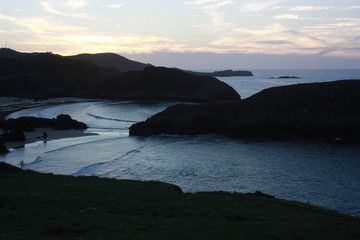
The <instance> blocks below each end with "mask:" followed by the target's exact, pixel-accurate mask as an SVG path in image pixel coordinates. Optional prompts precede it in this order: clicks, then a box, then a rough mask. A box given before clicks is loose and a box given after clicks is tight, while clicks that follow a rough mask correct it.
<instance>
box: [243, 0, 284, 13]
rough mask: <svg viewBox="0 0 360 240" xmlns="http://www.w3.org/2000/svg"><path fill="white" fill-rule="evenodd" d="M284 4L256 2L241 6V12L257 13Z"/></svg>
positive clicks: (276, 0)
mask: <svg viewBox="0 0 360 240" xmlns="http://www.w3.org/2000/svg"><path fill="white" fill-rule="evenodd" d="M281 2H285V0H267V1H257V2H254V1H252V2H249V3H245V4H243V5H242V6H241V11H243V12H259V11H262V10H264V9H267V8H270V7H272V6H274V5H276V4H279V3H281Z"/></svg>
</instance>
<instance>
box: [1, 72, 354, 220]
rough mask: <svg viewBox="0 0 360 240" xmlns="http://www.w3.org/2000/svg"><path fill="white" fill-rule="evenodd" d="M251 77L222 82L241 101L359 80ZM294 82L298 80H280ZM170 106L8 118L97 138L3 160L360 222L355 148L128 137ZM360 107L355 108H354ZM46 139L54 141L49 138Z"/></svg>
mask: <svg viewBox="0 0 360 240" xmlns="http://www.w3.org/2000/svg"><path fill="white" fill-rule="evenodd" d="M253 73H254V74H255V76H253V77H230V78H219V79H220V80H222V81H224V82H226V83H228V84H229V85H231V86H232V87H233V88H234V89H236V90H237V91H238V92H239V93H240V95H241V96H242V98H246V97H249V96H251V95H252V94H254V93H256V92H259V91H261V90H263V89H265V88H269V87H273V86H280V85H288V84H295V83H307V82H323V81H333V80H339V79H360V69H359V70H253ZM279 76H297V77H299V78H296V79H277V78H276V77H279ZM172 104H175V103H151V102H148V103H142V102H135V101H127V102H124V101H103V100H99V101H96V102H91V103H89V102H82V101H81V102H78V103H73V104H59V105H55V106H47V107H44V106H43V107H35V108H29V109H26V110H22V111H18V112H15V113H13V114H11V115H10V116H9V117H19V116H39V117H48V118H52V117H55V116H56V115H58V114H61V113H65V114H69V115H71V116H72V117H73V118H75V119H77V120H79V121H83V122H85V123H87V124H88V125H89V126H90V129H89V132H96V133H98V135H95V136H87V137H81V138H69V139H61V140H53V141H48V142H47V143H46V144H44V143H43V142H36V143H33V144H28V145H26V147H25V148H23V149H17V150H12V151H11V153H9V154H7V155H5V156H0V161H5V162H8V163H11V164H14V165H19V162H20V161H21V160H23V161H24V162H25V168H27V169H33V170H36V171H40V172H51V173H57V174H68V175H76V176H78V175H96V176H102V177H114V178H118V179H137V180H160V181H164V182H169V183H174V184H177V185H179V186H180V187H181V188H182V189H183V190H184V191H190V192H194V191H212V190H224V191H236V192H244V193H245V192H253V191H256V190H260V191H262V192H265V193H267V194H272V195H275V196H276V197H278V198H284V199H291V200H298V201H303V202H307V203H311V204H315V205H318V206H323V207H326V208H331V209H335V210H337V211H340V212H343V213H347V214H351V215H356V216H360V190H359V183H360V145H359V144H342V143H340V142H336V141H334V142H312V141H310V142H304V141H265V140H259V141H245V140H240V139H230V138H226V137H223V136H217V135H209V136H195V137H190V136H157V137H149V138H143V137H129V136H128V128H129V126H131V125H132V124H133V123H135V122H138V121H142V120H145V119H146V118H148V117H150V116H151V115H153V114H155V113H157V112H159V111H161V110H163V109H165V108H166V107H168V106H170V105H172ZM355 104H360V103H355ZM50 137H51V136H50Z"/></svg>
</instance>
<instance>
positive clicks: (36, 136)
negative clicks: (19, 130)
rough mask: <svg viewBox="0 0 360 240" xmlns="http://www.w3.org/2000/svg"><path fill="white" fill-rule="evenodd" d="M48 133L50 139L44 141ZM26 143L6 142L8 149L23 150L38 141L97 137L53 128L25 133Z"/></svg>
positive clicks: (87, 133) (86, 133)
mask: <svg viewBox="0 0 360 240" xmlns="http://www.w3.org/2000/svg"><path fill="white" fill-rule="evenodd" d="M44 132H46V133H47V135H48V139H46V140H45V139H43V138H42V136H43V133H44ZM24 134H25V138H26V139H25V141H17V142H6V144H5V146H6V147H7V148H15V149H16V148H22V147H24V146H25V144H29V143H33V142H37V141H51V140H56V139H62V138H74V137H85V136H91V135H97V134H96V133H90V132H86V131H85V132H84V131H80V130H54V129H51V128H36V129H35V130H34V131H30V132H24Z"/></svg>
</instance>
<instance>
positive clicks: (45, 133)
mask: <svg viewBox="0 0 360 240" xmlns="http://www.w3.org/2000/svg"><path fill="white" fill-rule="evenodd" d="M48 137H49V136H48V135H47V132H44V133H43V135H42V138H43V139H44V140H47V139H48Z"/></svg>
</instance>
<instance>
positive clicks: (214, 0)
mask: <svg viewBox="0 0 360 240" xmlns="http://www.w3.org/2000/svg"><path fill="white" fill-rule="evenodd" d="M224 1H225V2H226V0H197V1H192V2H186V3H185V4H191V5H203V4H209V3H219V2H220V3H221V2H224Z"/></svg>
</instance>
